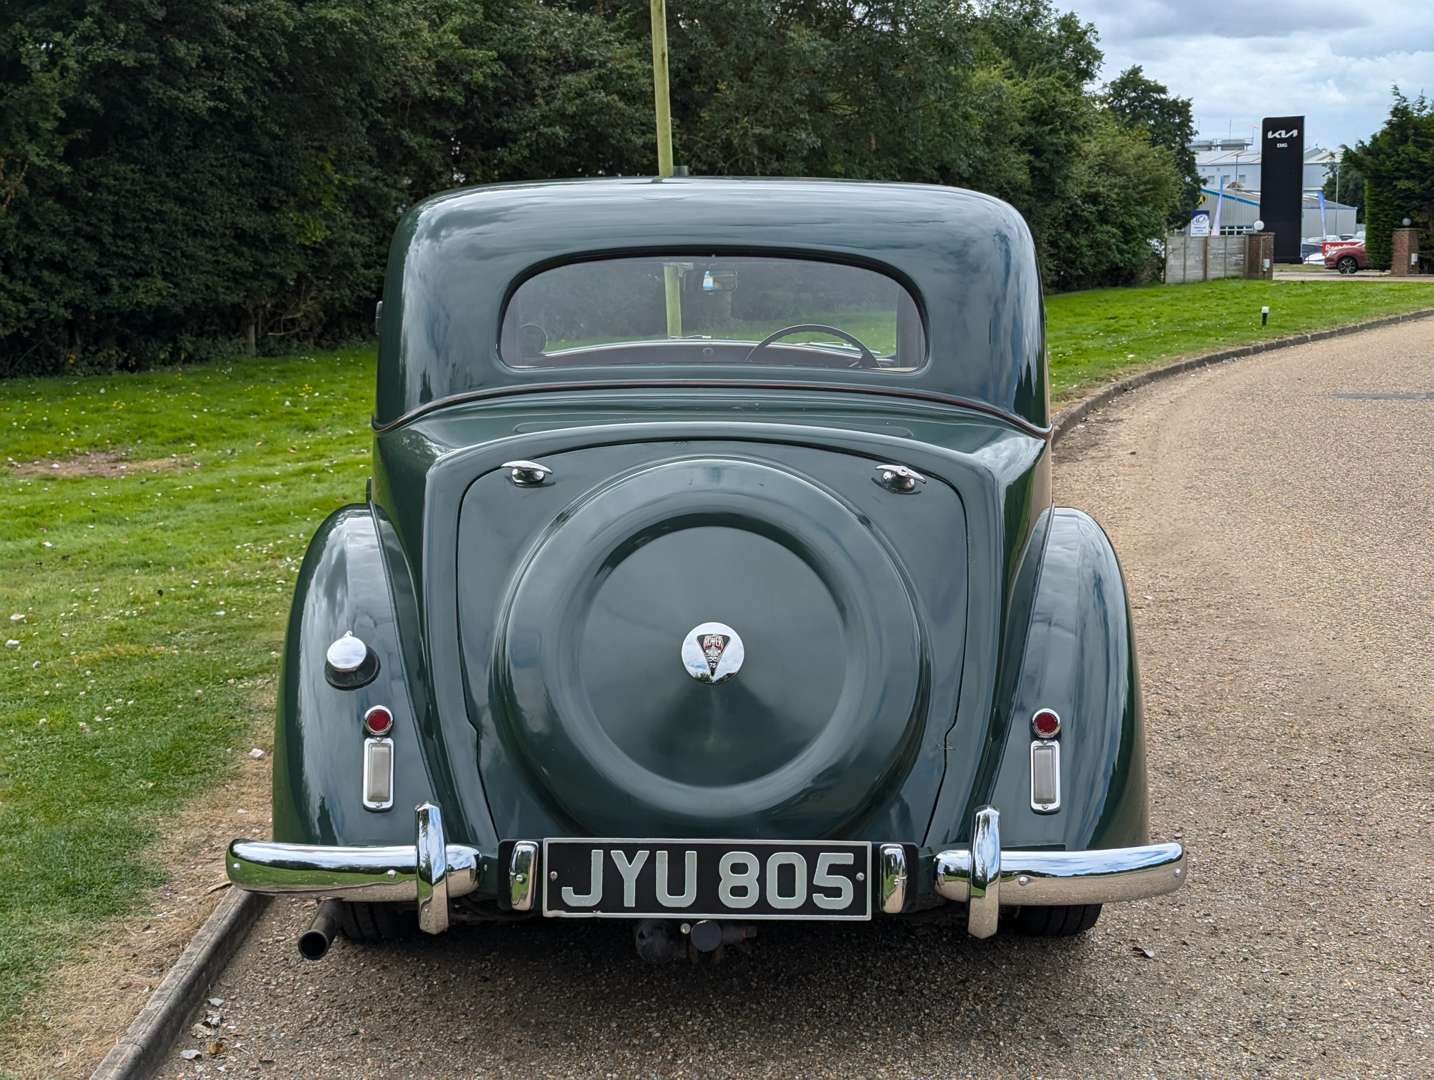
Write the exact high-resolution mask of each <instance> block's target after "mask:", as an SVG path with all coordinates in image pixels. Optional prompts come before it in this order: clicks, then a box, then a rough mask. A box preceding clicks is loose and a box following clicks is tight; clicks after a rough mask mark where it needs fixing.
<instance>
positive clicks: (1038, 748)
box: [1031, 739, 1061, 814]
mask: <svg viewBox="0 0 1434 1080" xmlns="http://www.w3.org/2000/svg"><path fill="white" fill-rule="evenodd" d="M1038 753H1039V754H1042V755H1046V754H1048V755H1050V757H1051V759H1052V768H1054V769H1055V775H1054V776H1053V777H1052V778H1051V790H1052V794H1054V795H1055V798H1054V799H1052V800H1050V801H1049V802H1043V801H1041V800H1039V799H1037V797H1036V796H1037V794H1038V791H1039V788H1038V785H1037V784H1036V768H1037V766H1036V755H1037V754H1038ZM1060 808H1061V744H1060V743H1058V742H1056V741H1055V740H1054V739H1034V740H1032V742H1031V809H1032V810H1034V811H1035V812H1036V813H1038V814H1054V813H1055V812H1056V811H1057V810H1059V809H1060Z"/></svg>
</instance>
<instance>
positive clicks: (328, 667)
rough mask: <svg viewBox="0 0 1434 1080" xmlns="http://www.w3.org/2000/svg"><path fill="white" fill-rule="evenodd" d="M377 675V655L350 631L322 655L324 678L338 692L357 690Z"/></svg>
mask: <svg viewBox="0 0 1434 1080" xmlns="http://www.w3.org/2000/svg"><path fill="white" fill-rule="evenodd" d="M377 674H378V654H377V653H375V652H374V651H373V650H372V649H370V648H369V647H368V645H366V644H365V643H364V641H363V639H362V638H359V637H355V636H354V632H353V631H352V630H349V631H346V632H345V633H344V636H343V637H341V638H338V639H337V640H335V641H334V643H333V644H332V645H330V646H329V648H328V651H327V652H325V653H324V677H325V678H326V679H328V680H329V683H330V685H332V686H336V687H337V688H338V689H340V690H357V689H358V688H359V687H360V686H367V685H368V684H369V683H371V682H373V680H374V677H375V676H376V675H377Z"/></svg>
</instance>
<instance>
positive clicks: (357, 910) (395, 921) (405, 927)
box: [339, 901, 418, 945]
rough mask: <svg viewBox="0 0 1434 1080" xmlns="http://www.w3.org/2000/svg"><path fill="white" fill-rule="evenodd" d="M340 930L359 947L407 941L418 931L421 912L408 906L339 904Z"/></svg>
mask: <svg viewBox="0 0 1434 1080" xmlns="http://www.w3.org/2000/svg"><path fill="white" fill-rule="evenodd" d="M339 929H341V930H342V931H343V932H344V937H346V938H348V939H349V940H350V941H352V942H354V943H355V944H360V945H375V944H379V943H380V942H384V941H403V940H404V939H406V938H411V937H413V935H414V934H416V933H417V932H418V912H417V911H416V910H415V909H414V908H412V907H410V906H409V905H407V904H361V903H354V902H351V901H350V902H345V903H342V904H340V905H339Z"/></svg>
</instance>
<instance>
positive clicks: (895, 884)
mask: <svg viewBox="0 0 1434 1080" xmlns="http://www.w3.org/2000/svg"><path fill="white" fill-rule="evenodd" d="M905 907H906V849H905V848H904V847H902V846H901V845H900V844H882V845H881V911H882V914H884V915H900V914H901V912H902V910H903V909H904V908H905Z"/></svg>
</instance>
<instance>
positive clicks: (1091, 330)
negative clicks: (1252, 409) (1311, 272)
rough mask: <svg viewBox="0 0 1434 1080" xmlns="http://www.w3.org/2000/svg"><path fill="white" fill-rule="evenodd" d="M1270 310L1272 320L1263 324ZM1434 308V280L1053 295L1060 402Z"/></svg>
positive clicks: (1049, 312)
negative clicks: (1247, 348)
mask: <svg viewBox="0 0 1434 1080" xmlns="http://www.w3.org/2000/svg"><path fill="white" fill-rule="evenodd" d="M1264 305H1268V306H1269V309H1270V322H1269V325H1268V326H1263V327H1262V326H1261V325H1260V308H1261V306H1264ZM1427 307H1434V279H1430V281H1429V282H1427V283H1425V282H1418V283H1415V282H1408V283H1406V282H1399V281H1378V282H1375V281H1368V282H1366V281H1243V280H1239V279H1234V280H1230V279H1226V280H1223V281H1211V282H1207V283H1204V284H1199V285H1151V286H1148V287H1146V288H1140V289H1093V290H1090V291H1088V292H1078V293H1064V294H1062V295H1060V296H1052V297H1048V298H1047V299H1046V326H1047V334H1048V341H1049V344H1050V353H1051V396H1052V397H1053V398H1057V399H1060V398H1070V397H1073V396H1077V395H1079V394H1080V393H1081V392H1082V391H1084V390H1088V389H1090V388H1091V387H1092V386H1094V385H1096V384H1099V383H1104V382H1108V381H1110V380H1111V379H1113V378H1115V377H1117V376H1119V375H1122V374H1125V373H1127V372H1129V371H1132V370H1134V369H1136V368H1139V367H1144V366H1145V365H1147V364H1150V363H1151V362H1153V361H1157V360H1163V359H1168V358H1172V357H1176V356H1186V355H1190V354H1192V353H1203V352H1213V351H1214V350H1216V349H1219V348H1223V347H1226V346H1232V345H1244V344H1247V343H1249V342H1252V341H1262V340H1265V339H1267V338H1275V337H1284V336H1286V335H1288V334H1298V333H1303V332H1306V331H1309V330H1319V329H1322V328H1324V327H1327V326H1339V325H1340V324H1342V323H1351V322H1360V321H1362V320H1365V319H1374V318H1378V317H1379V316H1381V315H1392V314H1395V313H1397V312H1401V311H1414V310H1416V309H1418V308H1427Z"/></svg>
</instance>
